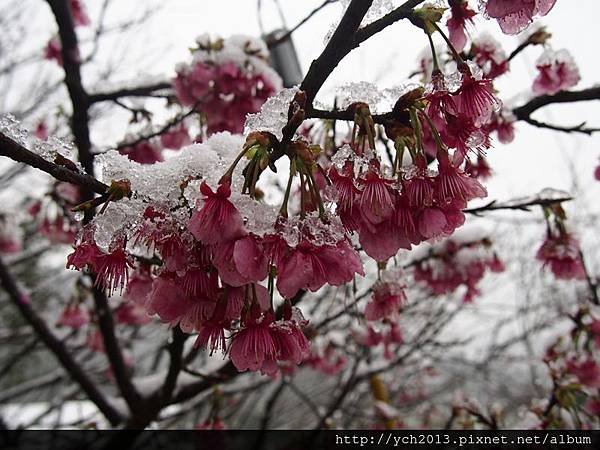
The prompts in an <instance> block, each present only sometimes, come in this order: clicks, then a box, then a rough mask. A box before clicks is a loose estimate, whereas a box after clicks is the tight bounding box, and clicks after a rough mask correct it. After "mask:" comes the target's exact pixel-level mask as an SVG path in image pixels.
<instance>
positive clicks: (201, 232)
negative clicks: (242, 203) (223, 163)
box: [188, 182, 245, 244]
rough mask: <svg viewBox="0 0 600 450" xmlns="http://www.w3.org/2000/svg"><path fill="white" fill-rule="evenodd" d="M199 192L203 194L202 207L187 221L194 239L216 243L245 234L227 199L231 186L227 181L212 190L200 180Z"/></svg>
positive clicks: (233, 207)
mask: <svg viewBox="0 0 600 450" xmlns="http://www.w3.org/2000/svg"><path fill="white" fill-rule="evenodd" d="M200 192H201V193H202V194H203V195H204V200H203V202H201V205H202V207H201V208H196V211H195V212H194V215H193V216H192V218H191V219H190V222H189V223H188V230H189V231H190V232H191V233H192V234H193V235H194V237H195V238H196V239H198V240H199V241H202V242H204V243H205V244H217V243H221V242H227V241H230V240H232V239H235V238H237V237H240V236H242V235H243V234H245V233H244V230H243V223H242V217H241V216H240V213H239V212H238V210H237V209H236V207H235V206H234V205H233V203H231V202H230V201H229V197H230V196H231V186H230V185H229V184H228V183H223V184H220V185H219V187H218V188H217V190H216V192H213V190H212V189H211V188H210V187H209V186H208V184H206V182H202V184H201V185H200ZM198 206H200V205H198ZM217 230H218V231H217Z"/></svg>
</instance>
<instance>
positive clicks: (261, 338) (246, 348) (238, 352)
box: [230, 315, 277, 372]
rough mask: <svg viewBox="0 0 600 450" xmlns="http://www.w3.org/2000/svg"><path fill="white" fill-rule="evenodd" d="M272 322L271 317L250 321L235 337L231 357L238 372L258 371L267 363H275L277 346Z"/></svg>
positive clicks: (232, 342)
mask: <svg viewBox="0 0 600 450" xmlns="http://www.w3.org/2000/svg"><path fill="white" fill-rule="evenodd" d="M272 321H273V319H272V318H271V317H270V316H269V315H266V316H264V317H262V318H261V320H258V321H250V322H249V323H247V324H246V326H245V327H244V328H242V329H241V330H240V331H239V332H238V333H236V334H235V335H234V336H233V339H232V341H231V347H230V357H231V362H233V364H234V365H235V367H236V369H237V370H239V371H240V372H243V371H245V370H251V371H257V370H260V369H262V368H263V365H264V364H265V363H267V364H268V363H269V362H270V361H275V359H276V358H277V345H276V343H275V339H273V331H272V329H271V326H270V325H271V322H272Z"/></svg>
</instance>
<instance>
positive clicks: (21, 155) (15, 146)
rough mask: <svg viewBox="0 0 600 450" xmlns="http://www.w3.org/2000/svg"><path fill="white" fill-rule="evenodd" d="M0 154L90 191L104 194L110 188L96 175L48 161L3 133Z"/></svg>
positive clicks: (0, 139)
mask: <svg viewBox="0 0 600 450" xmlns="http://www.w3.org/2000/svg"><path fill="white" fill-rule="evenodd" d="M0 155H1V156H6V157H8V158H10V159H12V160H13V161H16V162H20V163H23V164H27V165H28V166H31V167H34V168H36V169H39V170H41V171H42V172H46V173H47V174H49V175H52V176H53V177H54V178H56V179H57V180H60V181H66V182H67V183H71V184H75V185H77V186H80V187H82V188H85V189H88V190H89V191H90V192H95V193H97V194H100V195H102V194H105V193H106V192H107V190H108V186H107V185H105V184H104V183H102V182H100V181H98V180H96V179H95V178H94V177H92V176H90V175H86V174H82V173H79V172H75V171H73V170H71V169H69V168H67V167H66V166H59V165H58V164H55V163H53V162H51V161H48V160H46V159H44V158H42V157H41V156H40V155H38V154H36V153H33V152H32V151H30V150H27V149H26V148H25V147H23V146H22V145H21V144H19V143H18V142H16V141H14V140H12V139H11V138H9V137H8V136H5V135H4V134H2V133H0Z"/></svg>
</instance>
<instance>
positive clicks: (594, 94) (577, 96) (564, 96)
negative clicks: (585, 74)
mask: <svg viewBox="0 0 600 450" xmlns="http://www.w3.org/2000/svg"><path fill="white" fill-rule="evenodd" d="M591 100H600V86H599V87H593V88H590V89H583V90H581V91H563V92H559V93H558V94H555V95H541V96H539V97H535V98H533V99H531V100H530V101H529V102H527V103H525V104H524V105H523V106H519V107H518V108H515V109H513V114H514V115H515V116H516V117H517V118H518V119H519V120H525V119H526V118H528V117H529V116H531V114H533V113H534V112H535V111H537V110H538V109H540V108H543V107H544V106H547V105H552V104H555V103H574V102H583V101H591Z"/></svg>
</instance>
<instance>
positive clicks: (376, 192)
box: [357, 170, 394, 226]
mask: <svg viewBox="0 0 600 450" xmlns="http://www.w3.org/2000/svg"><path fill="white" fill-rule="evenodd" d="M359 183H360V185H361V187H362V190H361V192H360V194H359V196H358V199H357V201H358V205H359V207H360V212H361V215H362V218H363V220H364V222H365V224H366V225H367V226H369V225H378V224H380V223H382V222H384V221H386V220H387V219H389V218H390V217H391V215H392V214H393V213H394V200H393V197H392V196H393V192H392V190H391V187H390V185H391V182H390V181H389V180H386V179H384V178H382V177H380V176H379V175H378V174H377V173H376V172H375V171H372V170H369V171H368V172H367V173H366V175H365V176H364V177H362V178H360V179H359Z"/></svg>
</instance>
